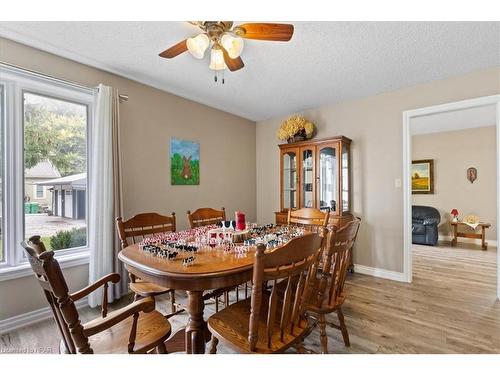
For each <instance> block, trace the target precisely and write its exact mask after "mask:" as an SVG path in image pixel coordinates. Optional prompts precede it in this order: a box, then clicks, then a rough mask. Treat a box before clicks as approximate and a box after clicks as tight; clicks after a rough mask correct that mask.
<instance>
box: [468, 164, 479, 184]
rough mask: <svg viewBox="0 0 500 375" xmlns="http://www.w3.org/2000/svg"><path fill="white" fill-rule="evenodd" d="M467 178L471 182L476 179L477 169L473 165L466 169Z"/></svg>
mask: <svg viewBox="0 0 500 375" xmlns="http://www.w3.org/2000/svg"><path fill="white" fill-rule="evenodd" d="M467 179H468V180H469V181H470V183H471V184H473V183H474V181H476V180H477V169H476V168H474V167H470V168H469V169H467Z"/></svg>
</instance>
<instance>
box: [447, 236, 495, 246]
mask: <svg viewBox="0 0 500 375" xmlns="http://www.w3.org/2000/svg"><path fill="white" fill-rule="evenodd" d="M452 239H453V237H452V236H444V235H440V236H439V238H438V240H439V241H450V242H451V240H452ZM458 242H463V243H473V244H475V245H481V240H480V239H477V238H465V237H459V239H458ZM486 242H487V243H488V246H495V247H497V241H495V240H488V239H486Z"/></svg>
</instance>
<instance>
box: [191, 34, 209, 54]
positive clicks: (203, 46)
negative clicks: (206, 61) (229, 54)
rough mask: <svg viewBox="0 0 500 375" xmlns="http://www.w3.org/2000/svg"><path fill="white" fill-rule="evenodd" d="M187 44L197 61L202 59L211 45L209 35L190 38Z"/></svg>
mask: <svg viewBox="0 0 500 375" xmlns="http://www.w3.org/2000/svg"><path fill="white" fill-rule="evenodd" d="M186 44H187V48H188V51H189V53H190V54H191V55H193V56H194V57H195V58H197V59H202V58H203V56H204V55H205V51H206V50H207V48H208V45H209V44H210V39H208V36H207V34H200V35H197V36H195V37H194V38H188V40H187V43H186Z"/></svg>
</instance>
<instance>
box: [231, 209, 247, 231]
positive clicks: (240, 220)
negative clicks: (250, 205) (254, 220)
mask: <svg viewBox="0 0 500 375" xmlns="http://www.w3.org/2000/svg"><path fill="white" fill-rule="evenodd" d="M234 216H235V218H236V229H237V230H244V229H245V225H246V221H245V214H244V213H243V212H239V211H236V212H235V214H234Z"/></svg>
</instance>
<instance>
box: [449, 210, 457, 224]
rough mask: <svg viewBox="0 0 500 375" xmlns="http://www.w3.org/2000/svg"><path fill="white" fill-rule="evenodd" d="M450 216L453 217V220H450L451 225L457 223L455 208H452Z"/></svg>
mask: <svg viewBox="0 0 500 375" xmlns="http://www.w3.org/2000/svg"><path fill="white" fill-rule="evenodd" d="M450 214H451V216H453V219H451V222H452V223H457V222H458V210H457V209H456V208H453V209H452V210H451V212H450Z"/></svg>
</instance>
